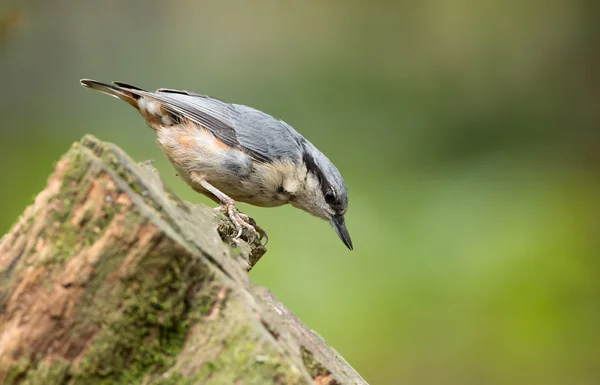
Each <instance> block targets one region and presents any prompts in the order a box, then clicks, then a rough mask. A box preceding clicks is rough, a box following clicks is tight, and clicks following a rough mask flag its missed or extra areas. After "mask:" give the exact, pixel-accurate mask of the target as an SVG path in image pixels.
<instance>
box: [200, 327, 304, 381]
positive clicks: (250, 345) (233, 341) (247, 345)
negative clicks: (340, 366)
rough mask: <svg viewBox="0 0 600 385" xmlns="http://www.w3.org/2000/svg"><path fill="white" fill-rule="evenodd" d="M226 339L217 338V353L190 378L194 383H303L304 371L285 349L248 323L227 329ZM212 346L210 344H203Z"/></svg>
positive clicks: (205, 348)
mask: <svg viewBox="0 0 600 385" xmlns="http://www.w3.org/2000/svg"><path fill="white" fill-rule="evenodd" d="M226 332H227V334H228V335H227V337H226V338H227V339H226V340H223V341H217V343H218V344H219V345H220V346H218V348H219V349H220V352H219V354H218V356H217V357H216V358H214V359H212V360H210V361H206V362H205V363H204V364H203V366H202V367H201V369H200V370H199V371H198V372H197V374H196V375H194V376H193V377H192V379H191V381H190V383H192V384H196V383H202V384H207V385H209V384H210V385H217V384H223V385H225V384H234V383H236V382H237V381H239V380H242V379H243V383H244V384H248V385H262V384H282V385H283V384H286V385H288V384H304V383H305V382H304V381H303V377H302V376H301V373H300V372H299V371H297V370H295V369H294V368H293V367H291V366H289V364H287V363H285V362H286V361H287V360H286V358H285V357H284V356H283V354H282V352H280V351H278V350H277V349H276V348H275V347H274V346H272V345H271V344H269V343H267V342H265V341H263V340H262V339H261V337H260V336H259V335H257V334H256V333H255V332H253V331H252V330H251V328H250V327H246V326H234V329H233V330H231V329H227V330H226ZM202 348H203V349H204V350H209V349H211V348H215V347H211V346H203V347H202Z"/></svg>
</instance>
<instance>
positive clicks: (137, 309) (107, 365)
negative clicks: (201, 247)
mask: <svg viewBox="0 0 600 385" xmlns="http://www.w3.org/2000/svg"><path fill="white" fill-rule="evenodd" d="M177 249H178V247H177V246H176V245H175V244H173V243H172V241H171V240H169V239H166V238H163V239H161V241H160V242H159V243H158V244H157V245H156V246H155V247H153V249H152V251H151V252H149V253H148V254H147V255H144V256H142V257H141V258H142V260H140V261H138V265H137V266H138V268H137V269H136V271H135V272H132V274H131V276H130V277H128V278H126V281H127V282H126V284H125V285H123V287H121V289H122V292H121V293H120V294H119V299H118V300H117V301H118V303H120V304H121V305H120V309H118V310H117V311H115V313H114V314H113V315H112V316H108V317H107V315H106V314H103V315H102V316H101V317H99V319H98V321H99V320H100V318H102V319H105V320H106V319H109V320H110V322H108V323H107V324H106V325H104V326H103V327H102V330H101V331H100V333H98V334H97V336H96V338H95V339H94V341H93V343H92V344H91V346H90V348H89V350H88V352H87V354H86V356H85V357H84V359H83V361H82V362H81V364H80V366H79V368H78V370H77V373H75V374H74V377H73V383H74V384H104V383H110V384H135V383H139V382H140V381H141V380H142V378H144V377H145V376H147V375H149V374H152V373H163V372H164V371H165V370H166V369H168V368H169V367H171V366H172V365H173V363H174V362H175V357H176V356H177V354H178V353H179V351H180V350H181V348H182V347H183V345H184V343H185V338H186V336H187V333H188V326H189V322H188V313H189V304H188V297H189V295H190V294H189V292H190V289H191V288H192V287H193V286H194V285H198V284H201V283H202V282H203V280H204V275H203V271H202V268H201V266H200V264H199V263H195V262H194V261H192V259H193V256H191V255H189V254H187V253H185V252H183V250H177ZM98 268H99V269H100V271H111V270H112V269H111V268H108V269H107V268H106V267H104V266H98ZM99 275H100V276H99V277H98V278H95V279H94V280H98V281H104V279H103V277H101V276H102V275H105V274H104V273H100V274H99ZM92 285H94V283H92ZM113 289H114V288H113ZM93 292H94V295H93V299H89V303H88V306H89V307H93V308H95V309H102V308H105V307H107V306H110V304H105V303H102V301H103V300H104V299H106V298H110V293H108V290H107V289H106V288H104V287H98V288H97V290H94V291H93ZM110 301H111V302H112V301H114V299H112V300H110ZM82 316H84V317H88V318H89V314H85V315H83V314H82Z"/></svg>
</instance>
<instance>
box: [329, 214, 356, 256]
mask: <svg viewBox="0 0 600 385" xmlns="http://www.w3.org/2000/svg"><path fill="white" fill-rule="evenodd" d="M330 222H331V225H332V226H333V228H334V229H335V232H336V233H337V235H338V237H340V239H341V240H342V242H344V245H346V247H347V248H349V249H350V250H352V239H350V234H348V229H347V228H346V222H345V221H344V216H343V215H334V216H333V218H331V221H330Z"/></svg>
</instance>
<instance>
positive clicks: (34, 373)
mask: <svg viewBox="0 0 600 385" xmlns="http://www.w3.org/2000/svg"><path fill="white" fill-rule="evenodd" d="M69 368H70V364H69V363H68V362H66V361H63V360H57V361H54V362H52V363H51V364H48V363H45V362H44V363H42V364H40V365H38V366H37V367H36V368H35V369H30V370H29V371H28V372H27V377H26V378H25V380H24V381H23V382H22V383H21V384H22V385H38V384H44V385H61V384H64V383H65V382H66V381H67V379H68V377H69Z"/></svg>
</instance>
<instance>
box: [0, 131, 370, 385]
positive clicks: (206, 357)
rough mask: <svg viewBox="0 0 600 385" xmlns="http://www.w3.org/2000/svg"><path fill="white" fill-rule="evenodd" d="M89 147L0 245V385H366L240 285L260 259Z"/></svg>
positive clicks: (137, 168) (226, 228) (155, 179)
mask: <svg viewBox="0 0 600 385" xmlns="http://www.w3.org/2000/svg"><path fill="white" fill-rule="evenodd" d="M234 232H235V231H234V229H233V228H232V225H231V223H230V222H229V221H228V219H227V218H226V217H224V216H223V215H221V214H219V213H216V212H214V210H212V209H211V208H207V207H204V206H195V205H192V204H189V203H187V202H183V201H182V200H180V199H179V198H178V197H177V196H176V195H175V194H173V193H172V192H171V191H170V190H169V189H168V188H166V187H165V185H164V183H163V182H162V180H161V178H160V176H159V174H158V172H157V171H156V170H155V169H154V168H153V167H152V164H151V162H144V163H142V164H137V163H135V162H134V161H132V160H131V159H130V158H129V157H128V156H127V155H126V154H125V153H124V152H123V151H122V150H120V149H119V148H118V147H116V146H115V145H113V144H110V143H105V142H102V141H100V140H98V139H96V138H94V137H92V136H86V137H84V138H83V139H82V140H81V141H80V142H78V143H75V144H74V145H73V146H72V148H71V149H70V150H69V152H68V153H67V154H66V155H65V156H64V157H63V158H62V159H61V160H60V161H59V162H58V163H57V165H56V168H55V171H54V173H53V174H52V175H51V176H50V178H49V180H48V185H47V187H46V189H45V190H43V191H42V192H41V193H40V194H39V195H38V196H37V197H36V199H35V201H34V202H33V204H32V205H31V206H30V207H28V208H27V209H26V210H25V212H24V213H23V215H22V216H21V218H20V219H19V220H18V222H17V223H16V224H15V225H14V227H13V228H12V230H11V231H10V232H9V233H7V234H6V235H5V236H4V237H2V239H0V383H4V384H44V385H46V384H48V385H50V384H163V385H175V384H310V383H316V384H328V385H333V384H364V383H365V382H364V380H363V379H362V378H361V377H360V376H359V375H358V374H357V373H356V372H355V371H354V370H353V369H352V368H351V367H350V366H349V365H348V364H347V363H346V362H345V361H344V360H343V358H341V357H340V356H339V355H338V354H337V353H336V352H335V351H334V350H333V349H331V348H330V347H328V346H327V344H326V343H325V341H323V340H322V339H321V338H320V337H319V336H318V335H317V334H316V333H314V332H312V331H310V330H308V329H307V328H306V327H305V326H304V325H303V324H302V323H301V322H300V321H299V320H297V319H296V318H295V317H294V316H293V315H292V314H291V313H290V312H289V311H288V310H287V309H286V308H285V307H284V306H283V305H282V304H281V303H280V302H279V301H277V300H276V299H275V297H274V296H273V295H272V294H271V293H270V292H269V291H268V290H266V289H264V288H259V287H255V286H253V285H251V283H250V280H249V278H248V274H247V271H248V270H249V269H251V268H252V267H253V266H254V265H255V264H256V263H257V262H258V261H259V260H260V258H261V257H262V256H263V255H264V253H265V252H266V248H265V247H264V246H263V245H262V244H261V243H260V242H259V241H258V240H253V242H252V243H248V242H247V241H248V238H247V236H248V234H246V233H244V235H243V238H244V240H245V241H246V242H242V244H241V245H240V247H239V249H238V250H237V251H234V250H232V248H231V247H230V246H229V243H230V239H231V237H232V235H233V233H234Z"/></svg>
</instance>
